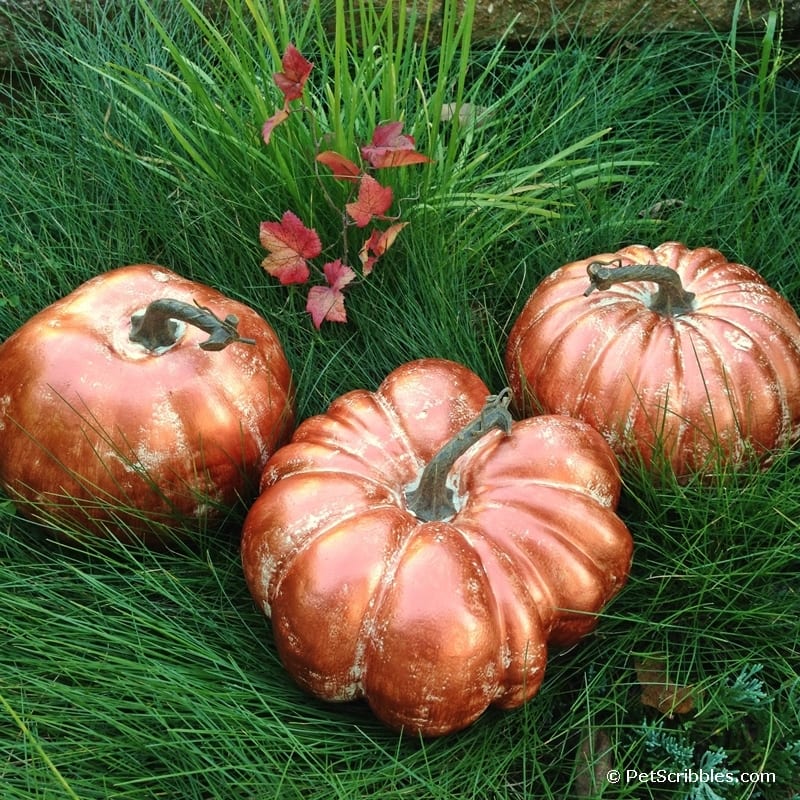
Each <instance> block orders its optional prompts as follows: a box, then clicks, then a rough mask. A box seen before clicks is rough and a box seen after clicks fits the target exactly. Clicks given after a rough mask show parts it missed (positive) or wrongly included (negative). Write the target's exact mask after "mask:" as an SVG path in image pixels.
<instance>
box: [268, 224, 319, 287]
mask: <svg viewBox="0 0 800 800" xmlns="http://www.w3.org/2000/svg"><path fill="white" fill-rule="evenodd" d="M259 240H260V241H261V246H262V247H264V249H265V250H268V251H269V255H268V256H267V257H266V258H265V259H264V260H263V261H262V262H261V266H262V267H264V269H265V270H266V271H267V272H268V273H269V274H270V275H272V276H273V277H274V278H277V279H278V280H279V281H280V282H281V283H283V284H289V283H305V282H306V281H307V280H308V276H309V269H308V264H307V263H306V262H307V259H309V258H316V257H317V256H318V255H319V254H320V253H321V252H322V242H320V239H319V236H318V235H317V232H316V231H315V230H314V229H313V228H307V227H306V226H305V225H303V223H302V221H301V220H300V218H299V217H298V216H297V215H296V214H293V213H292V212H291V211H287V212H286V213H285V214H284V215H283V217H282V218H281V221H280V222H262V223H261V226H260V228H259Z"/></svg>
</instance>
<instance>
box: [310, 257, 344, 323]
mask: <svg viewBox="0 0 800 800" xmlns="http://www.w3.org/2000/svg"><path fill="white" fill-rule="evenodd" d="M322 271H323V272H324V273H325V280H326V281H327V282H328V285H327V286H312V287H311V289H309V290H308V301H307V302H306V311H308V313H309V314H311V321H312V322H313V323H314V327H315V328H317V329H319V327H320V325H322V323H323V322H324V321H325V320H328V321H329V322H347V313H346V312H345V308H344V293H343V292H342V289H344V287H345V286H347V284H348V283H350V281H352V280H353V278H355V276H356V274H355V272H353V270H352V269H350V267H346V266H345V265H344V264H342V261H341V259H337V260H336V261H331V262H329V263H327V264H325V266H324V267H323V268H322Z"/></svg>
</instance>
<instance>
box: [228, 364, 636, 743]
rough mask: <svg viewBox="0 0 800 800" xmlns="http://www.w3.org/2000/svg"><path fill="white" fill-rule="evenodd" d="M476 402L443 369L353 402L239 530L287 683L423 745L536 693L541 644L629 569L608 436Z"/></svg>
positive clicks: (584, 621) (267, 477)
mask: <svg viewBox="0 0 800 800" xmlns="http://www.w3.org/2000/svg"><path fill="white" fill-rule="evenodd" d="M487 395H489V391H488V389H487V388H486V386H485V385H484V383H483V382H482V381H481V380H480V379H479V378H478V377H477V376H476V375H475V374H474V373H472V372H470V371H469V370H468V369H467V368H466V367H463V366H460V365H458V364H455V363H453V362H450V361H444V360H439V359H424V360H421V361H415V362H411V363H409V364H407V365H404V366H402V367H400V368H399V369H397V370H395V371H394V372H392V373H391V374H390V375H389V376H388V377H387V378H386V380H385V381H384V382H383V383H382V384H381V386H380V387H379V388H378V390H377V391H376V392H374V393H373V392H368V391H361V390H359V391H353V392H350V393H348V394H345V395H344V396H342V397H340V398H339V399H338V400H336V401H335V402H334V403H333V404H332V405H331V406H330V408H329V409H328V411H327V412H326V413H325V414H322V415H319V416H316V417H312V418H311V419H308V420H306V421H305V422H303V423H302V424H301V425H300V426H299V428H298V429H297V431H296V432H295V435H294V437H293V439H292V441H291V443H290V444H288V445H286V446H284V447H282V448H281V449H280V450H279V451H278V452H277V453H276V454H275V455H274V456H273V457H272V458H271V459H270V461H269V462H268V463H267V466H266V468H265V470H264V474H263V478H262V494H261V496H260V497H259V498H258V499H257V500H256V502H255V504H254V505H253V507H252V508H251V510H250V512H249V514H248V516H247V519H246V521H245V526H244V532H243V538H242V563H243V568H244V573H245V577H246V579H247V584H248V586H249V588H250V591H251V593H252V595H253V597H254V599H255V600H256V602H257V604H258V606H259V607H260V608H261V609H262V610H263V611H264V612H265V613H266V614H267V615H268V616H270V617H271V620H272V629H273V633H274V636H275V640H276V643H277V647H278V652H279V654H280V657H281V659H282V661H283V663H284V665H285V666H286V668H287V670H288V671H289V673H290V674H291V675H292V676H293V678H294V679H295V680H296V681H297V682H298V683H299V684H300V685H301V686H302V687H304V688H305V689H306V690H308V691H309V692H311V693H312V694H314V695H316V696H317V697H320V698H323V699H325V700H331V701H346V700H354V699H358V698H366V700H367V702H368V703H369V705H370V706H371V707H372V709H373V711H374V713H375V714H376V715H377V716H378V717H379V718H380V719H382V720H383V721H384V722H385V723H387V724H388V725H389V726H391V727H394V728H404V729H405V730H407V731H411V732H414V733H421V734H423V735H425V736H437V735H441V734H445V733H449V732H451V731H455V730H458V729H460V728H463V727H465V726H467V725H469V724H470V723H471V722H473V721H474V720H475V719H476V718H477V717H478V716H480V715H481V714H482V713H483V711H484V710H485V709H486V708H487V707H488V706H489V705H495V706H499V707H501V708H513V707H516V706H518V705H520V704H521V703H523V702H525V701H526V700H528V699H529V698H531V697H532V696H533V695H534V694H536V692H537V690H538V688H539V685H540V683H541V681H542V676H543V673H544V667H545V661H546V650H547V645H548V643H549V644H557V645H566V646H568V645H572V644H574V643H575V642H577V641H578V640H579V639H580V638H581V637H582V636H584V635H585V634H586V633H588V632H589V631H591V630H592V629H593V628H594V626H595V624H596V622H597V617H596V613H597V612H598V611H599V610H600V609H601V608H602V607H603V605H604V604H605V603H606V602H607V601H608V600H609V599H610V598H611V597H612V596H613V595H615V594H616V593H617V592H618V591H619V589H620V588H621V587H622V586H623V584H624V582H625V580H626V578H627V574H628V570H629V566H630V559H631V551H632V541H631V537H630V534H629V533H628V530H627V528H626V527H625V525H624V524H623V523H622V521H621V520H620V519H619V517H618V516H617V515H616V514H615V508H616V504H617V501H618V497H619V492H620V479H619V476H618V469H617V466H618V465H617V461H616V458H615V456H614V455H613V453H612V451H611V449H610V448H609V446H608V445H607V443H606V442H605V441H604V440H603V438H602V437H601V436H600V435H599V434H598V433H597V432H596V431H594V430H593V429H592V428H590V427H589V426H588V425H585V424H584V423H582V422H580V421H578V420H574V419H571V418H569V417H563V416H549V417H537V418H533V419H527V420H524V421H522V422H514V423H513V424H512V421H511V416H510V414H509V413H508V410H507V405H508V399H509V398H508V397H507V396H504V395H498V396H494V397H491V398H489V400H488V402H487ZM498 427H499V428H501V430H497V429H495V428H498Z"/></svg>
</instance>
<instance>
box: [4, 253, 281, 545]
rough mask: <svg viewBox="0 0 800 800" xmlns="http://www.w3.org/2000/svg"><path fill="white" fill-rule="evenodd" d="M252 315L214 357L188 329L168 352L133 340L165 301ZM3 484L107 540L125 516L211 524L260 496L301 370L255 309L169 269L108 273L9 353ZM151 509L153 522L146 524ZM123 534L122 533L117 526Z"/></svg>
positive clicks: (44, 315)
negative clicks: (216, 513) (142, 316)
mask: <svg viewBox="0 0 800 800" xmlns="http://www.w3.org/2000/svg"><path fill="white" fill-rule="evenodd" d="M164 297H171V298H176V299H178V300H183V301H185V302H187V303H192V304H193V303H199V304H200V305H203V306H207V307H209V308H211V309H212V310H213V311H216V312H217V313H218V315H219V316H220V317H225V316H226V315H228V314H234V315H236V316H237V317H238V318H239V332H240V333H241V335H242V336H246V337H251V338H253V339H255V340H256V344H255V346H249V345H246V344H243V343H241V342H236V343H234V344H231V345H230V346H228V347H227V348H226V349H225V350H222V351H218V352H209V351H204V350H201V349H200V347H199V346H198V343H199V342H202V341H204V340H205V339H207V338H208V336H207V334H205V333H203V332H202V331H199V330H197V329H195V328H191V327H187V328H186V331H185V333H184V334H183V336H182V338H180V339H179V341H178V342H177V343H176V344H175V345H174V346H173V347H172V348H171V349H169V350H167V351H166V352H164V353H162V354H160V355H155V354H153V353H151V352H149V351H148V350H146V349H145V348H144V347H142V346H141V345H138V344H135V343H133V342H130V341H129V340H128V335H129V332H130V318H131V316H132V315H133V314H134V313H135V312H137V311H141V310H143V309H144V308H145V307H146V306H147V304H148V303H149V302H151V301H152V300H155V299H156V298H164ZM0 376H2V377H0V483H1V484H2V485H3V487H4V488H5V489H6V490H7V491H8V492H9V494H11V495H12V496H13V497H14V498H15V500H17V501H18V503H19V507H20V509H21V510H22V511H23V512H25V513H26V514H28V515H32V516H36V512H37V508H38V507H39V506H44V509H45V511H46V513H48V514H52V515H54V516H56V517H59V518H60V519H63V520H67V521H72V522H74V523H75V524H76V525H78V526H79V527H87V528H89V529H90V530H94V531H95V532H97V533H102V532H103V531H104V530H105V528H104V526H103V524H101V523H102V521H105V522H108V521H109V520H110V519H112V518H111V517H110V516H109V512H108V510H107V509H104V508H103V505H105V504H108V503H112V504H115V505H122V506H129V507H131V508H133V509H138V510H139V511H132V512H130V513H123V514H121V516H122V518H123V519H124V520H125V521H126V522H127V523H128V524H129V525H131V526H132V527H133V528H134V529H135V530H137V531H138V530H141V531H142V533H143V532H144V530H145V528H146V525H145V524H144V523H143V521H142V517H146V518H148V519H158V520H161V519H163V520H165V521H169V520H170V519H171V518H172V517H173V516H174V515H175V514H177V515H179V516H181V517H190V518H191V517H196V518H203V517H205V516H206V515H207V514H208V513H209V511H210V508H209V503H208V498H210V500H211V502H212V503H217V502H219V503H222V504H224V505H227V504H231V503H233V502H235V500H236V498H237V495H239V494H240V493H246V492H247V487H248V483H249V484H250V485H251V487H254V485H255V482H256V481H257V480H258V476H259V475H260V472H261V470H262V468H263V466H264V464H265V463H266V460H267V458H268V457H269V456H270V455H271V454H272V453H273V452H274V451H275V449H276V448H277V447H278V446H279V445H280V444H282V443H283V442H284V441H285V440H286V439H287V438H288V435H289V433H290V429H291V426H292V422H293V411H292V408H293V405H292V401H291V400H290V399H289V398H290V391H291V390H290V381H291V377H290V372H289V366H288V364H287V362H286V359H285V357H284V354H283V351H282V349H281V346H280V344H279V342H278V339H277V337H276V336H275V333H274V332H273V330H272V329H271V327H270V326H269V325H268V324H267V323H266V322H265V321H264V320H263V319H262V318H261V317H259V316H258V314H256V312H255V311H253V310H252V309H250V308H248V307H246V306H244V305H242V304H241V303H237V302H235V301H232V300H230V299H228V298H227V297H225V296H224V295H222V294H220V293H219V292H217V291H216V290H214V289H211V288H209V287H207V286H203V285H201V284H197V283H194V282H192V281H189V280H186V279H184V278H181V277H179V276H178V275H176V274H174V273H172V272H170V271H169V270H166V269H164V268H162V267H158V266H154V265H147V264H144V265H133V266H128V267H122V268H120V269H116V270H112V271H110V272H108V273H105V274H103V275H100V276H98V277H96V278H94V279H92V280H90V281H88V282H87V283H85V284H83V285H82V286H80V287H78V289H76V290H75V291H74V292H73V293H71V294H70V295H68V296H67V297H65V298H63V299H62V300H60V301H58V302H57V303H54V304H53V305H51V306H49V307H48V308H46V309H44V310H43V311H41V312H40V313H39V314H37V315H36V316H34V317H32V318H31V319H30V320H28V322H26V323H25V324H24V325H23V326H22V327H21V328H20V329H19V330H18V331H16V333H14V334H13V335H12V336H10V337H9V338H8V339H7V340H6V341H5V342H4V343H3V344H2V345H0ZM139 512H141V513H139ZM111 527H112V530H113V522H112V523H111Z"/></svg>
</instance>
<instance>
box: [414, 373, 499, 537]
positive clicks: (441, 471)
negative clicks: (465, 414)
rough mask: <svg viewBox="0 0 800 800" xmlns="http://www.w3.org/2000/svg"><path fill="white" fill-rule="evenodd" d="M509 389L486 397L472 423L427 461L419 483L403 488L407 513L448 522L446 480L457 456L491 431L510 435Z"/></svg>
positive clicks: (450, 505)
mask: <svg viewBox="0 0 800 800" xmlns="http://www.w3.org/2000/svg"><path fill="white" fill-rule="evenodd" d="M510 402H511V390H510V389H508V388H506V389H503V391H502V392H500V393H499V394H493V395H491V396H490V397H487V398H486V404H485V405H484V407H483V408H482V409H481V411H480V413H479V414H478V416H477V417H475V419H474V420H472V422H470V423H469V424H467V425H465V426H464V427H463V428H462V429H461V430H460V431H459V432H458V433H457V434H456V435H455V436H454V437H453V438H452V439H450V441H449V442H447V443H446V444H445V445H444V446H443V447H442V448H441V449H440V450H439V452H438V453H436V455H435V456H434V457H433V458H432V459H431V460H430V461H429V462H428V464H427V465H426V466H425V469H424V470H423V471H422V475H421V476H420V478H419V482H418V483H417V484H416V485H414V484H412V485H411V486H409V487H407V488H406V505H407V507H408V510H409V511H411V513H412V514H414V515H415V516H417V517H418V518H419V519H421V520H424V521H425V522H432V521H434V520H444V519H450V517H452V516H453V515H454V514H455V513H456V510H457V509H456V507H455V503H454V494H455V493H454V491H453V489H452V487H450V486H448V485H447V477H448V475H449V474H450V470H451V469H452V467H453V464H454V463H455V462H456V459H458V457H459V456H461V455H462V454H463V453H465V452H466V451H467V450H468V449H469V448H470V447H472V445H473V444H475V442H477V441H478V439H480V438H482V437H483V436H484V435H485V434H487V433H488V432H489V431H491V430H493V429H494V428H500V429H501V430H502V431H503V432H504V433H505V434H506V435H508V434H509V433H511V422H512V419H511V413H510V412H509V410H508V406H509V403H510Z"/></svg>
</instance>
